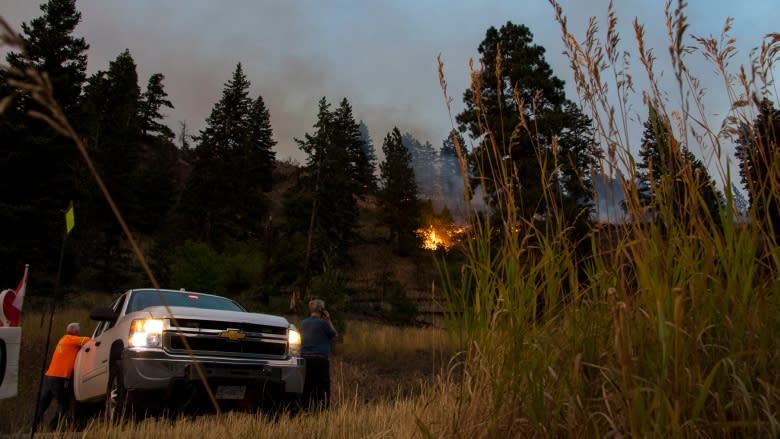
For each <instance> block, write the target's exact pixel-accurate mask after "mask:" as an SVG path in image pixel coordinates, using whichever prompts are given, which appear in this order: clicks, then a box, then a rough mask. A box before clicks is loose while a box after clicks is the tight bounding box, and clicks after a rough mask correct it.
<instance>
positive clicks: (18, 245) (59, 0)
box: [0, 0, 89, 291]
mask: <svg viewBox="0 0 780 439" xmlns="http://www.w3.org/2000/svg"><path fill="white" fill-rule="evenodd" d="M40 9H41V11H42V15H41V16H40V17H38V18H35V19H33V20H32V21H30V23H29V24H28V23H24V24H22V35H21V36H22V38H23V40H24V45H25V49H26V52H27V55H28V56H29V58H25V57H23V56H22V54H21V53H17V52H10V53H8V54H7V55H6V60H7V62H8V65H10V66H11V67H14V68H16V69H18V70H19V71H25V70H26V69H28V68H32V69H36V70H38V71H41V72H45V73H46V74H47V75H48V77H49V79H50V80H51V83H52V86H53V89H54V97H55V99H56V100H57V101H58V103H59V105H60V107H61V108H62V109H63V110H64V112H65V113H66V115H67V116H68V117H69V118H71V120H72V121H73V122H74V123H75V122H77V121H76V120H75V117H74V116H75V110H76V108H77V106H78V99H79V95H80V94H81V88H82V85H83V83H84V80H85V78H86V67H87V53H86V52H87V49H88V48H89V46H88V45H87V44H86V42H85V41H84V39H83V38H77V37H75V36H74V35H73V33H74V31H75V29H76V26H77V25H78V24H79V22H80V21H81V13H80V12H78V11H77V10H76V6H75V1H74V0H50V1H48V2H46V3H45V4H43V5H42V6H41V7H40ZM9 78H10V76H8V75H7V74H5V73H0V96H3V97H4V96H8V95H11V94H14V95H16V98H15V99H14V101H13V103H12V104H11V106H10V107H9V108H7V109H6V111H5V112H4V113H3V114H2V116H1V117H0V139H2V145H3V147H2V148H0V174H1V175H2V176H3V178H2V181H0V224H3V227H1V228H0V276H2V277H4V278H10V277H12V276H14V275H15V274H14V273H18V272H20V270H21V269H22V268H23V267H22V266H21V264H24V263H25V262H26V263H29V264H30V265H32V266H34V267H36V272H37V273H39V275H38V277H37V278H38V279H40V284H39V285H40V287H39V290H40V291H43V290H45V289H46V288H49V287H51V284H50V283H49V281H50V279H53V278H54V275H55V274H56V270H57V255H58V254H59V245H60V242H61V239H62V217H61V215H60V209H64V208H65V207H66V206H67V205H68V203H69V202H70V201H71V200H73V201H76V200H77V199H78V198H79V191H80V187H81V182H79V181H78V175H77V173H76V172H74V170H75V169H78V168H79V167H80V166H82V163H81V157H80V156H79V154H78V151H77V150H76V148H75V147H74V146H73V144H72V142H70V141H68V140H66V139H64V138H63V137H61V136H60V135H59V134H58V133H55V132H54V130H52V129H51V128H50V127H49V126H48V125H46V124H45V123H44V122H42V121H40V120H37V119H33V118H31V117H29V115H28V112H29V111H31V110H38V111H40V110H42V109H41V108H39V107H38V105H37V104H36V103H34V102H33V101H32V99H30V97H29V96H26V95H24V94H18V93H17V91H15V90H13V88H12V87H11V86H10V84H8V79H9ZM44 112H45V110H44ZM76 211H77V212H78V213H77V215H80V212H81V211H80V209H79V207H78V206H77V209H76ZM74 233H75V234H78V233H79V232H78V231H75V232H74ZM71 248H72V247H71ZM19 255H25V257H24V260H21V259H20V257H19ZM72 260H73V259H68V261H66V262H70V261H72ZM72 274H73V270H72V266H71V265H67V263H66V266H64V267H63V272H62V280H63V283H67V281H68V279H69V278H70V277H71V276H72Z"/></svg>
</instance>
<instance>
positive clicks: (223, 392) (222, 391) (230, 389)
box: [215, 386, 246, 399]
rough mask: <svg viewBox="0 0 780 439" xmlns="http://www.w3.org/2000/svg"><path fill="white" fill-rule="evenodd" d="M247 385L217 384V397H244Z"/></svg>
mask: <svg viewBox="0 0 780 439" xmlns="http://www.w3.org/2000/svg"><path fill="white" fill-rule="evenodd" d="M245 393H246V386H217V393H216V395H215V396H216V397H217V399H244V394H245Z"/></svg>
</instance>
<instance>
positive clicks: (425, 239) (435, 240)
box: [415, 225, 465, 250]
mask: <svg viewBox="0 0 780 439" xmlns="http://www.w3.org/2000/svg"><path fill="white" fill-rule="evenodd" d="M464 231H465V229H464V228H463V227H456V226H454V225H453V226H450V227H448V230H442V229H437V228H436V227H434V226H433V225H429V226H428V227H423V228H420V229H417V230H415V234H416V235H417V236H418V237H420V239H421V240H422V244H421V247H422V248H424V249H425V250H438V249H440V248H442V249H444V250H449V249H450V248H452V246H453V245H455V244H457V242H458V241H459V240H460V236H461V235H462V234H463V233H464Z"/></svg>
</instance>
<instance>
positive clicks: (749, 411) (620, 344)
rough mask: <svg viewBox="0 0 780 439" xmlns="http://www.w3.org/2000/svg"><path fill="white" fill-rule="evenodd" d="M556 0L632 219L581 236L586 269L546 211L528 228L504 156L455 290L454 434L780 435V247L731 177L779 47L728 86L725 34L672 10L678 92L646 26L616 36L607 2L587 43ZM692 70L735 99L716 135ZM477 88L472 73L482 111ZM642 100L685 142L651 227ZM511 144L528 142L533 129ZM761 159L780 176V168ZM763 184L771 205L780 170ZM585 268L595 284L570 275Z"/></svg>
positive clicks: (778, 192) (578, 80)
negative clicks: (720, 194)
mask: <svg viewBox="0 0 780 439" xmlns="http://www.w3.org/2000/svg"><path fill="white" fill-rule="evenodd" d="M551 4H552V6H553V8H554V11H555V13H556V20H557V23H558V25H559V26H560V29H561V35H562V40H563V43H564V45H565V48H566V52H565V54H566V56H567V57H568V58H569V61H570V67H571V69H572V73H573V76H574V79H575V85H576V89H577V91H578V94H579V97H580V103H581V105H582V107H583V108H584V109H586V110H587V111H588V112H589V114H590V115H591V117H592V118H593V121H594V126H595V130H596V132H597V138H598V140H599V141H600V142H601V144H602V145H603V146H604V147H605V150H606V154H605V158H604V161H603V162H602V163H601V164H600V167H599V168H600V169H599V171H601V172H604V173H610V172H614V170H618V169H619V170H621V171H622V172H623V173H624V175H626V176H627V177H626V179H625V180H624V182H623V188H622V190H623V192H624V193H623V194H622V195H623V197H622V198H625V199H626V200H627V202H626V206H627V215H628V217H629V220H628V221H625V222H622V223H617V224H612V225H608V226H603V227H600V228H599V227H597V228H594V229H593V230H592V231H591V232H590V234H589V236H588V238H587V239H588V240H589V241H590V246H591V249H592V253H591V254H590V255H589V258H588V259H587V261H586V263H585V266H584V267H583V266H579V267H577V266H574V258H572V257H571V255H573V254H575V245H576V243H573V242H569V241H567V240H566V235H565V234H564V233H563V232H564V229H565V227H566V225H565V223H564V219H563V218H562V217H561V216H559V215H557V214H556V215H553V216H552V217H551V218H549V221H548V224H547V225H546V226H545V229H540V228H539V227H538V226H537V225H536V223H534V222H531V221H527V220H524V219H522V218H519V217H517V216H516V215H515V213H514V212H515V211H516V208H515V206H514V204H513V203H514V199H515V194H514V193H513V192H512V188H513V187H515V185H514V184H513V183H514V181H513V180H512V179H513V176H512V174H511V172H509V170H508V169H506V168H505V167H506V164H504V162H503V161H502V160H500V157H494V158H493V160H491V161H490V165H492V166H494V167H495V169H494V172H493V175H504V176H505V177H504V180H503V181H500V182H496V183H497V184H498V185H499V187H500V188H501V191H499V195H500V196H501V198H499V200H498V203H499V204H498V211H499V213H500V214H501V215H500V216H501V218H500V221H499V222H498V224H496V223H491V222H490V219H479V220H477V221H476V223H475V224H474V227H472V229H471V231H472V232H471V233H472V236H471V238H472V239H471V240H469V241H468V243H467V248H466V253H467V255H468V261H469V262H468V263H467V265H466V266H465V267H464V269H463V270H462V271H461V275H460V276H461V277H460V278H458V279H447V278H446V277H445V290H446V293H447V297H448V303H449V305H450V309H451V310H452V311H453V313H452V317H453V320H455V319H457V321H458V322H459V324H463V325H465V328H466V331H467V334H468V340H469V341H470V345H469V349H468V352H467V356H466V360H465V365H464V372H463V377H462V382H461V384H460V387H459V390H458V392H459V393H458V397H459V398H458V400H457V401H458V403H457V405H456V406H455V407H454V408H455V409H456V411H457V416H455V417H454V418H453V424H452V426H451V427H450V428H451V430H452V431H458V432H464V434H465V433H466V432H468V437H485V438H490V437H506V436H553V437H559V436H566V437H605V436H618V437H622V436H633V437H647V436H652V437H692V436H697V437H698V436H704V437H713V436H714V437H722V436H728V437H731V436H744V437H777V436H778V435H780V415H778V413H780V388H779V386H780V369H778V368H777V367H775V365H776V364H777V362H778V360H780V342H778V339H777V334H778V333H779V331H780V313H779V311H780V301H779V298H778V290H780V283H779V281H778V269H779V268H780V264H779V262H780V259H778V256H779V255H780V247H778V242H777V240H776V238H775V237H776V234H775V231H773V230H772V229H771V224H772V223H771V221H770V220H769V218H768V217H767V214H766V213H762V212H761V211H760V210H759V209H755V208H754V209H751V210H750V212H749V213H748V217H747V218H741V217H739V216H738V215H737V213H736V209H735V207H734V194H733V193H732V192H731V187H732V185H731V182H732V181H733V179H734V178H736V177H735V175H733V174H734V173H735V170H734V168H733V167H731V168H729V167H727V166H724V165H723V163H725V162H726V157H725V155H726V154H727V153H726V151H727V146H728V145H729V144H730V143H731V142H733V141H734V139H735V136H736V134H738V133H740V132H741V131H740V130H741V129H743V128H744V127H746V126H750V125H751V124H752V122H753V120H754V118H755V116H756V115H757V114H758V113H757V112H758V108H757V103H758V102H759V101H760V100H761V99H762V98H764V97H766V98H769V99H771V100H773V101H774V102H777V98H778V94H777V93H776V90H775V89H773V88H772V82H771V80H772V79H774V78H773V77H772V76H771V75H772V72H773V71H774V70H773V69H774V64H773V61H774V60H775V59H776V55H777V53H778V51H779V50H780V37H779V36H778V35H770V36H768V37H767V39H766V41H764V42H763V43H762V45H761V46H760V48H759V49H758V50H757V51H756V52H755V53H754V58H753V61H752V63H751V65H750V66H748V67H746V68H739V69H738V70H737V71H736V73H732V71H731V70H730V69H731V68H732V66H730V65H728V62H729V61H730V60H732V58H733V55H734V53H735V51H736V48H735V41H734V39H733V38H731V36H730V35H729V31H730V26H731V22H730V20H729V21H727V22H726V25H725V26H724V29H723V30H722V34H721V36H720V38H719V39H714V38H700V37H695V36H689V35H688V34H687V17H686V15H685V4H684V3H683V2H679V3H677V4H676V5H672V3H671V2H669V3H667V4H666V6H665V9H664V11H665V17H666V23H665V26H666V31H667V32H666V33H667V38H668V48H659V49H663V50H665V49H668V50H666V52H663V50H658V52H659V53H668V55H669V60H668V64H669V65H670V66H671V71H672V74H673V77H674V85H673V86H672V89H671V90H670V89H669V88H668V86H664V85H662V84H661V81H660V76H661V75H660V74H659V73H658V72H657V71H656V70H657V67H656V62H657V59H656V58H655V56H656V54H655V52H654V51H653V50H652V49H651V48H649V47H648V45H647V41H646V40H645V35H644V27H643V25H642V24H640V22H639V20H638V19H635V20H634V22H633V30H634V35H633V39H632V40H630V39H623V38H622V36H621V35H620V34H619V33H618V30H617V29H618V17H617V16H616V14H615V13H614V10H613V9H612V6H611V5H610V8H609V10H608V11H607V14H608V15H607V16H608V23H607V26H606V32H605V33H604V34H602V33H601V29H600V27H599V22H598V21H597V20H596V19H591V21H590V23H589V27H588V29H587V32H586V34H585V36H584V38H582V39H578V38H577V36H575V35H573V34H572V33H571V32H570V31H569V28H568V23H567V18H566V16H565V14H564V10H563V8H562V7H561V5H560V4H558V2H556V1H555V0H551ZM624 41H626V42H624ZM626 45H629V46H633V47H626ZM632 54H636V55H632ZM693 57H699V58H703V59H706V60H709V61H711V62H712V65H714V66H715V70H716V71H717V72H719V73H720V75H721V76H722V78H721V79H722V82H723V84H724V85H723V89H722V90H715V91H711V92H714V93H722V94H724V95H726V96H728V97H729V99H730V100H731V105H732V108H731V111H730V112H729V113H728V115H727V117H726V118H725V119H724V120H723V121H722V124H721V123H715V124H714V126H713V123H712V122H711V115H710V114H709V112H708V109H707V107H706V105H705V103H704V102H705V96H706V94H705V91H704V90H703V88H702V86H701V84H702V81H701V80H700V79H699V78H697V77H696V76H695V74H696V72H695V71H694V69H693V65H694V63H690V61H691V60H692V58H693ZM497 64H499V65H500V63H497ZM707 68H708V69H709V68H710V67H709V66H708V67H707ZM632 72H633V73H632ZM638 74H639V75H641V74H644V76H645V78H644V80H645V81H646V82H647V84H649V85H648V90H646V91H636V90H635V83H636V81H635V79H637V78H635V77H632V76H631V75H638ZM480 76H481V71H480V70H478V69H475V70H473V71H472V87H471V90H472V92H474V93H475V96H477V97H481V94H480V92H481V87H480V84H479V80H480ZM442 85H443V88H444V92H445V98H446V96H447V90H446V83H445V82H444V81H443V80H442ZM666 92H669V94H670V95H671V96H673V97H672V98H668V97H667V93H666ZM637 97H639V98H641V101H642V102H644V103H645V105H646V106H648V107H650V106H652V107H654V108H655V109H656V110H657V111H658V112H659V115H660V117H659V120H660V121H662V122H661V123H660V124H659V126H660V127H661V130H662V132H663V133H665V134H666V135H668V137H669V138H670V139H671V138H674V139H677V141H676V142H670V145H671V146H670V152H669V156H670V160H674V161H675V164H676V165H677V167H676V168H674V169H677V170H678V172H677V173H676V174H675V175H665V176H662V177H661V180H660V181H657V182H654V183H656V184H657V186H656V187H657V192H656V193H657V196H656V199H655V201H654V203H655V204H654V205H653V206H652V208H653V209H654V212H656V213H655V214H654V215H653V216H650V217H649V216H648V211H647V206H643V205H642V204H641V203H639V199H640V197H639V188H637V184H636V181H637V176H638V171H637V167H636V163H637V162H638V161H639V160H638V158H637V157H636V149H635V148H636V145H638V143H639V139H638V138H637V139H631V136H630V134H629V133H630V131H631V130H630V129H629V128H630V126H632V125H633V123H634V122H632V117H633V114H630V113H629V105H628V104H629V103H630V102H633V101H635V99H636V98H637ZM474 102H480V99H474ZM517 104H518V106H521V107H522V105H523V103H522V102H517ZM645 114H647V113H646V112H645ZM482 128H483V130H484V134H485V136H484V138H485V139H487V141H488V142H490V143H489V144H488V146H489V147H491V148H492V149H493V150H494V151H498V150H500V148H499V145H498V144H497V143H496V142H497V140H496V139H495V137H494V136H493V135H492V128H491V127H489V126H487V125H482ZM518 130H521V131H526V132H529V133H533V128H532V127H531V126H529V125H528V123H527V121H525V120H520V121H518V125H517V127H516V131H518ZM770 141H774V142H777V139H771V140H770ZM632 145H633V146H632ZM540 146H541V145H540ZM553 147H554V145H553ZM773 148H774V149H773V151H776V152H777V151H778V148H777V145H776V144H775V145H774V146H773ZM686 149H687V150H689V151H693V152H695V153H696V154H697V155H701V154H705V155H706V154H709V155H712V156H714V160H715V161H716V163H718V164H719V165H718V166H717V167H716V169H717V172H718V174H719V175H717V177H718V178H719V180H720V182H721V183H722V187H724V188H725V198H726V201H725V206H724V207H723V208H721V209H720V211H719V212H718V213H717V214H716V215H712V214H710V213H708V211H707V210H706V209H704V208H703V207H704V204H705V203H704V200H703V199H702V196H701V195H700V194H701V189H702V186H701V184H702V183H701V179H699V178H698V177H697V175H696V174H695V172H694V170H693V169H692V167H691V166H690V165H689V164H686V163H685V162H684V161H683V160H681V157H682V156H683V154H684V153H685V151H686ZM459 153H460V150H459ZM763 159H764V160H768V161H769V169H774V170H778V169H780V166H778V165H780V154H774V155H771V156H769V157H763ZM461 160H462V161H463V162H465V157H464V156H463V155H461ZM732 162H733V160H732ZM539 166H545V164H544V163H539ZM764 184H766V185H768V187H769V188H771V190H769V191H767V192H768V193H769V194H770V195H769V196H768V197H769V201H773V202H777V201H778V197H780V173H775V174H773V175H770V176H769V177H768V178H767V181H765V182H764ZM737 185H739V183H738V182H737ZM680 188H683V190H680ZM547 196H548V199H547V202H548V203H549V204H550V205H554V204H555V203H554V200H553V199H552V196H551V194H549V193H548V194H547ZM616 198H617V197H616ZM649 218H655V219H656V220H649ZM496 229H499V230H500V233H499V235H500V238H498V240H499V241H500V242H499V243H498V244H496V243H495V240H496V238H495V237H496V234H495V233H494V232H495V230H496ZM530 243H533V246H531V245H530ZM577 272H580V273H583V274H584V275H585V276H582V277H577V276H572V273H577ZM540 296H541V297H542V298H543V301H541V302H540V301H539V297H540ZM539 303H544V304H545V307H544V309H539V308H538V304H539Z"/></svg>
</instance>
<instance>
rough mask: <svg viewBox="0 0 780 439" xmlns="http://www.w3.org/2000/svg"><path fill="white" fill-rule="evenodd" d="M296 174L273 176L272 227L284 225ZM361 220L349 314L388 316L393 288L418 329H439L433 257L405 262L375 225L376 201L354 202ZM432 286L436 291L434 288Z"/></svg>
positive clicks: (285, 166) (281, 166) (291, 167)
mask: <svg viewBox="0 0 780 439" xmlns="http://www.w3.org/2000/svg"><path fill="white" fill-rule="evenodd" d="M300 172H301V170H300V168H299V167H298V166H296V165H295V164H292V163H289V162H278V163H277V166H276V169H275V170H274V189H273V191H272V192H271V193H270V197H271V203H272V207H271V214H272V215H273V218H274V222H275V224H276V223H281V222H283V221H284V212H283V207H282V199H283V195H284V193H285V192H286V191H287V190H288V189H289V188H290V187H292V186H293V185H294V184H295V183H296V179H297V178H299V176H300ZM358 206H359V209H360V219H359V225H358V231H357V233H358V235H359V236H358V239H357V243H356V245H354V246H353V247H352V249H351V252H350V254H351V256H352V259H353V265H352V267H350V268H349V272H348V273H347V276H348V279H349V281H348V288H349V289H350V290H351V291H352V295H351V297H350V306H351V308H352V309H351V310H347V311H351V313H354V314H362V315H364V316H372V315H374V316H376V317H381V316H382V314H384V313H385V312H386V311H391V308H392V305H391V302H393V300H396V301H397V300H398V298H397V297H396V298H394V297H393V293H392V285H394V283H395V282H397V284H398V285H400V287H401V290H402V291H403V293H404V295H405V296H406V298H408V299H409V300H410V301H411V302H412V303H413V304H414V305H415V307H416V308H417V311H418V312H419V315H418V316H417V318H416V319H415V321H416V322H417V323H418V324H438V323H439V322H440V321H441V313H442V311H443V308H442V306H441V303H442V297H441V296H440V292H439V287H438V283H439V282H438V279H439V275H438V271H437V268H436V266H435V254H434V253H433V252H430V251H426V250H422V249H420V250H419V251H418V252H415V253H414V254H411V255H409V256H399V255H398V254H397V253H396V252H395V251H394V246H393V245H392V243H391V242H390V241H389V240H388V236H389V232H388V230H387V228H386V227H383V226H381V225H379V224H378V219H377V204H376V199H375V198H374V197H367V198H366V199H362V200H358ZM434 285H435V286H434Z"/></svg>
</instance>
